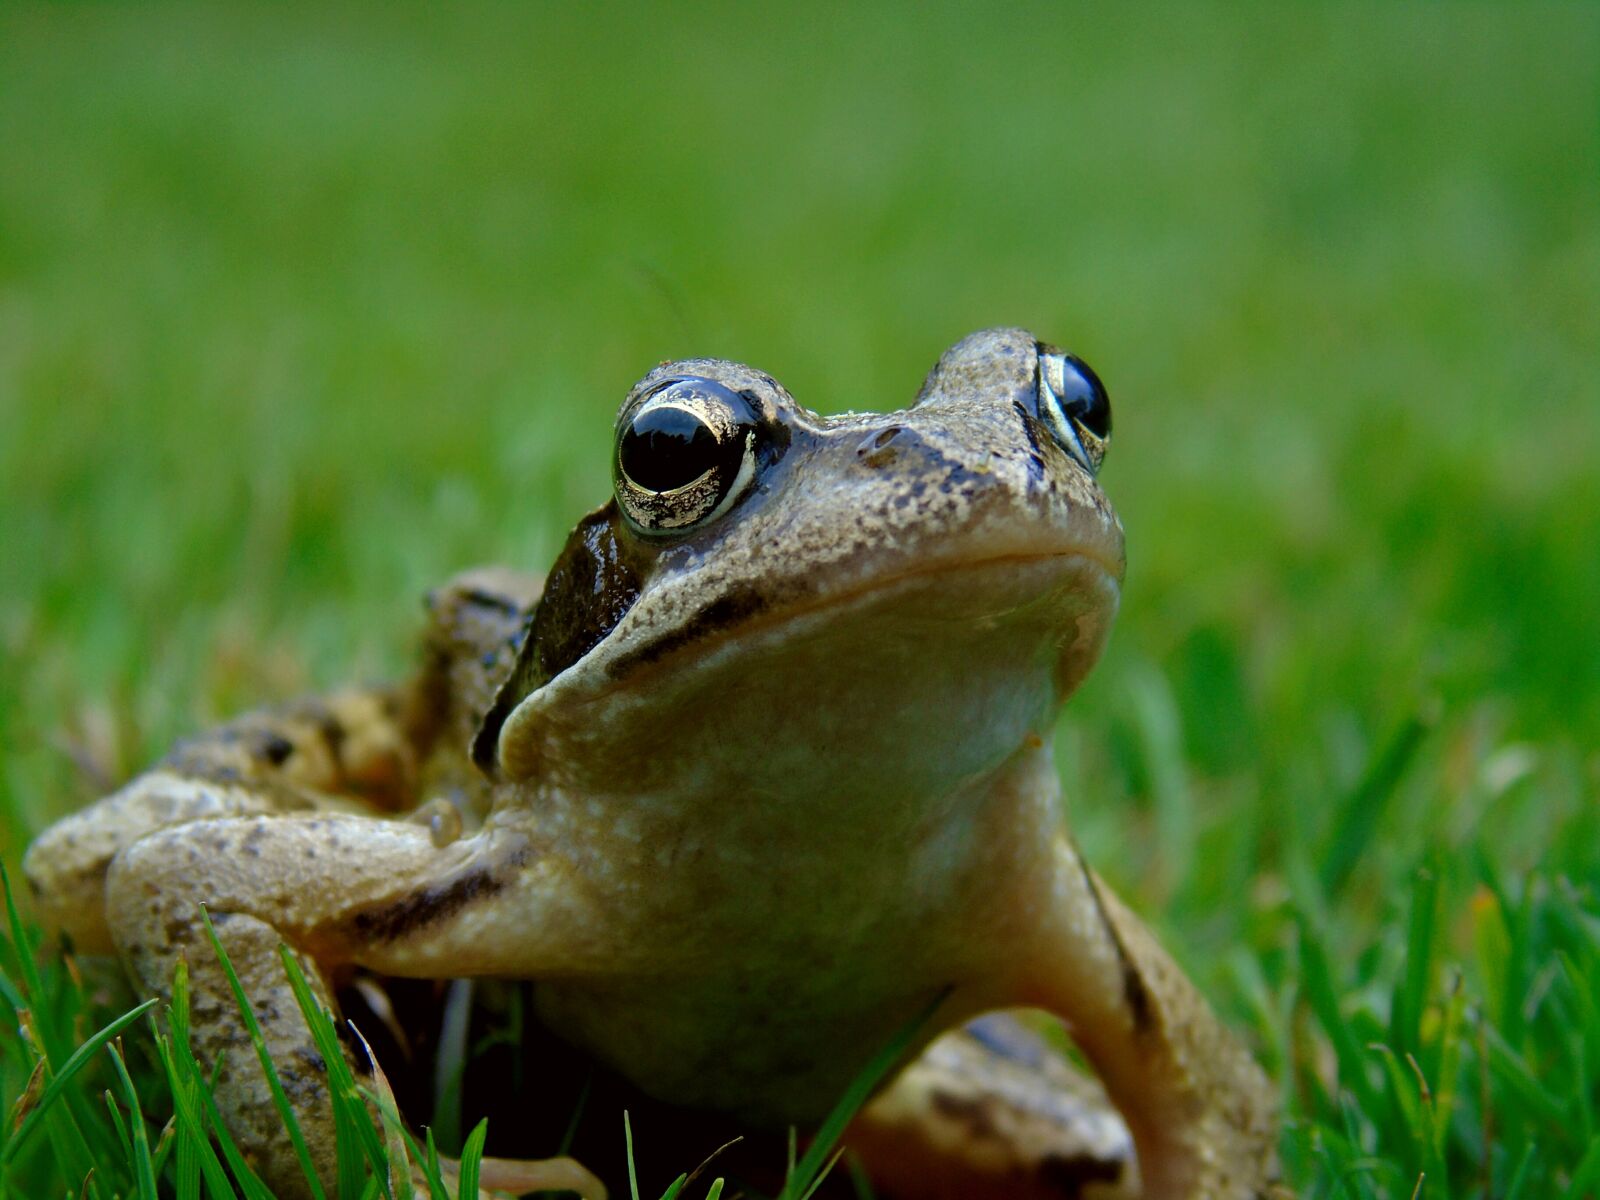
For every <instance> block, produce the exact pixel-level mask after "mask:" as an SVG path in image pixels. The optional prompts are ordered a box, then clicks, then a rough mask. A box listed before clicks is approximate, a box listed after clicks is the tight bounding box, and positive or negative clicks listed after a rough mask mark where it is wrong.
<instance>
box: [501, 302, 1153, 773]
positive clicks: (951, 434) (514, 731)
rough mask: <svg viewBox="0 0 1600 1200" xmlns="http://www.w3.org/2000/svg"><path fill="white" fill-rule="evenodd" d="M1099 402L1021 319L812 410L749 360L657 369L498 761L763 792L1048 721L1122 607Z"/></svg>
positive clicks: (548, 620)
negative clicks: (844, 410) (883, 408)
mask: <svg viewBox="0 0 1600 1200" xmlns="http://www.w3.org/2000/svg"><path fill="white" fill-rule="evenodd" d="M1110 424H1111V418H1110V407H1109V402H1108V401H1107V398H1106V393H1105V390H1104V388H1103V387H1102V386H1101V385H1100V382H1099V380H1098V379H1097V378H1096V377H1095V375H1094V374H1093V372H1092V371H1090V370H1089V368H1088V367H1087V366H1085V365H1084V364H1083V363H1082V362H1080V361H1078V360H1077V359H1075V358H1073V357H1071V356H1070V355H1066V354H1063V353H1062V352H1060V351H1058V350H1055V349H1053V348H1052V347H1049V346H1046V345H1042V344H1041V343H1039V342H1038V341H1037V340H1035V338H1034V337H1033V335H1032V334H1030V333H1027V332H1025V331H1023V330H1020V329H994V330H988V331H986V332H983V333H976V334H973V335H972V336H970V337H968V338H966V339H965V340H963V341H961V342H959V343H957V344H956V345H955V346H954V347H952V348H951V349H950V350H949V351H947V352H946V353H945V355H944V356H943V357H942V358H941V359H940V360H939V362H938V364H937V365H936V366H935V367H934V368H933V370H932V372H930V373H929V375H928V378H927V381H926V382H925V383H924V384H923V387H922V390H921V392H920V393H919V394H918V395H917V398H916V400H915V401H914V402H913V403H912V404H911V406H910V407H909V408H906V409H903V410H901V411H899V412H892V413H884V414H877V413H850V414H846V415H843V416H839V417H827V418H824V417H818V416H817V415H815V414H814V413H812V412H810V411H808V410H807V409H805V408H803V407H801V406H800V405H799V404H797V403H796V402H795V401H794V399H793V398H792V397H791V396H790V395H789V393H788V392H786V391H785V390H784V389H783V387H781V386H780V385H779V384H778V383H777V382H776V381H775V380H773V379H772V377H771V376H769V375H764V374H762V373H761V372H760V371H756V370H752V369H751V368H750V367H746V366H742V365H740V364H737V363H730V362H724V361H720V360H716V359H689V360H686V361H682V362H672V363H666V364H664V365H662V366H660V367H658V368H656V369H655V370H654V371H651V372H650V373H649V374H648V375H646V376H645V377H644V378H643V379H642V380H640V382H639V383H638V384H637V385H636V386H635V387H634V388H633V390H632V391H631V392H630V393H629V395H628V398H627V400H626V402H625V403H624V404H623V406H622V410H621V413H620V415H619V416H618V419H617V433H616V440H615V448H614V452H613V456H612V474H613V478H614V496H613V499H612V500H611V501H610V502H609V503H608V504H606V505H605V507H603V508H601V509H599V510H597V511H595V512H593V513H591V514H590V515H589V516H587V517H586V518H584V520H583V521H582V522H581V523H580V524H579V526H578V528H577V529H576V530H575V531H574V532H573V534H572V536H571V538H570V539H569V540H568V542H567V545H566V548H565V549H564V550H563V552H562V554H561V557H560V559H559V560H558V561H557V563H556V565H555V567H554V568H553V569H552V571H551V573H550V576H549V578H548V580H547V582H546V586H545V592H544V595H543V597H542V598H541V600H540V602H539V606H538V608H537V610H536V612H535V614H534V617H533V620H532V624H531V628H530V630H529V633H528V635H527V639H526V641H525V643H524V645H523V647H522V650H521V654H520V657H519V661H518V664H517V667H516V669H515V671H514V673H513V675H512V677H511V678H510V679H509V680H508V682H507V683H506V685H505V687H504V688H503V689H502V691H501V694H500V696H499V698H498V700H497V702H496V704H495V706H494V708H493V709H492V710H491V712H490V713H489V714H488V716H487V718H486V719H485V722H484V724H483V727H482V729H481V730H480V732H479V735H478V738H477V741H476V744H475V746H474V756H475V757H476V758H477V760H478V762H479V763H480V764H481V765H483V766H484V767H485V769H487V770H490V771H491V772H494V773H498V774H499V775H500V777H502V778H505V779H510V780H520V779H530V778H534V777H538V778H546V779H553V780H555V781H556V782H557V783H561V782H566V783H570V784H573V785H577V786H581V787H583V788H585V789H593V790H600V791H614V790H619V789H620V790H627V791H635V790H638V791H644V790H648V789H650V788H651V787H656V786H685V772H687V773H688V774H689V775H690V776H695V779H692V780H690V781H689V782H688V784H687V786H691V787H692V786H697V785H704V786H705V787H707V788H713V787H718V786H723V787H732V788H734V789H742V790H743V791H744V792H745V793H746V794H750V793H758V794H766V795H776V794H781V793H783V792H785V791H788V790H791V789H807V790H813V791H814V790H815V789H818V788H835V789H837V788H839V787H840V786H842V783H841V780H842V779H844V778H847V779H848V781H849V783H850V785H851V786H850V787H849V790H851V791H855V790H857V789H858V788H860V789H868V790H873V791H875V792H882V791H883V790H884V789H889V790H891V791H896V792H898V791H901V790H903V789H906V788H910V789H912V790H913V791H920V792H923V793H925V792H926V789H927V787H929V786H930V785H931V786H938V785H940V784H941V783H948V782H949V781H953V780H960V779H965V778H970V777H971V776H972V775H973V774H974V773H975V772H980V771H983V770H985V769H988V768H992V767H993V766H995V765H996V764H998V763H999V762H1001V761H1003V760H1004V759H1005V758H1006V757H1008V756H1009V755H1010V754H1011V753H1012V752H1014V751H1015V750H1016V749H1017V748H1018V747H1019V746H1020V745H1021V744H1022V743H1023V742H1024V741H1025V740H1027V739H1028V738H1029V737H1030V735H1034V734H1038V733H1042V732H1044V731H1045V730H1046V729H1047V728H1048V722H1049V720H1050V719H1051V717H1052V714H1053V712H1054V709H1055V706H1056V705H1057V703H1058V702H1059V701H1060V700H1061V698H1063V697H1064V696H1065V695H1066V694H1067V693H1068V692H1070V691H1071V690H1072V688H1073V687H1075V686H1076V685H1077V683H1078V681H1079V680H1080V679H1082V677H1083V676H1084V674H1085V673H1086V672H1087V671H1088V670H1089V668H1090V667H1091V666H1092V665H1093V663H1094V661H1095V659H1096V658H1097V657H1098V656H1099V653H1100V650H1101V647H1102V646H1103V644H1104V642H1105V638H1106V634H1107V630H1108V628H1109V625H1110V622H1111V618H1112V616H1113V614H1114V613H1115V610H1116V607H1117V599H1118V595H1119V587H1120V583H1121V578H1122V571H1123V552H1122V529H1121V526H1120V524H1119V523H1118V521H1117V517H1116V514H1115V513H1114V512H1113V511H1112V508H1111V506H1110V504H1109V503H1108V502H1107V500H1106V498H1105V496H1104V494H1103V493H1102V492H1101V491H1100V488H1099V486H1098V485H1097V484H1096V482H1095V472H1096V470H1097V469H1098V467H1099V465H1100V460H1101V457H1102V455H1103V453H1104V450H1105V446H1106V442H1107V439H1108V437H1109V433H1110ZM697 773H698V774H697ZM658 776H659V778H658ZM669 776H670V778H668V777H669Z"/></svg>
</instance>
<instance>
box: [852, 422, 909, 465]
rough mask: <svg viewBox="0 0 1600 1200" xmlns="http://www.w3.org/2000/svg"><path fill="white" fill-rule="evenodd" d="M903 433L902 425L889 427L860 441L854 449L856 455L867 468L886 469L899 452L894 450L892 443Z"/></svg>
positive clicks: (903, 427)
mask: <svg viewBox="0 0 1600 1200" xmlns="http://www.w3.org/2000/svg"><path fill="white" fill-rule="evenodd" d="M904 432H905V426H903V425H890V426H888V427H886V428H884V429H880V430H878V432H877V433H874V434H872V435H870V436H869V437H865V438H862V439H861V444H860V445H859V446H857V447H856V455H857V456H858V457H859V458H860V459H861V461H862V462H864V463H866V464H867V466H869V467H886V466H888V465H889V464H890V463H892V462H893V461H894V460H895V458H896V457H897V456H898V454H899V452H898V451H897V450H895V449H894V447H893V442H894V440H895V439H896V438H898V437H899V436H900V435H901V434H902V433H904Z"/></svg>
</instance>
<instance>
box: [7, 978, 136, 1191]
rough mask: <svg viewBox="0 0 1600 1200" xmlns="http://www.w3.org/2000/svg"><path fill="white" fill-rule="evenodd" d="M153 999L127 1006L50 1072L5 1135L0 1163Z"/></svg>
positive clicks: (17, 1146)
mask: <svg viewBox="0 0 1600 1200" xmlns="http://www.w3.org/2000/svg"><path fill="white" fill-rule="evenodd" d="M155 1003H156V1002H155V1000H153V999H151V1000H146V1001H145V1002H144V1003H143V1004H141V1005H139V1006H138V1007H137V1008H130V1009H129V1010H128V1011H127V1012H125V1013H123V1014H122V1015H121V1016H120V1017H118V1018H117V1019H116V1020H114V1021H112V1022H111V1023H110V1024H108V1025H106V1026H105V1027H104V1028H103V1029H101V1030H100V1031H99V1032H97V1033H95V1034H93V1035H92V1036H91V1037H90V1038H89V1039H88V1040H87V1041H85V1042H84V1043H83V1045H81V1046H79V1047H78V1048H77V1049H76V1050H74V1051H73V1052H72V1056H71V1057H70V1058H68V1059H67V1061H66V1062H65V1063H63V1064H62V1067H61V1070H60V1071H58V1072H57V1073H56V1074H55V1075H53V1076H52V1077H51V1079H50V1082H48V1083H47V1084H45V1086H44V1091H43V1092H42V1093H40V1095H39V1103H38V1104H37V1105H35V1106H34V1108H33V1111H32V1112H30V1113H28V1115H27V1116H26V1117H25V1118H23V1121H22V1124H21V1125H20V1126H18V1127H17V1128H16V1129H15V1130H13V1131H12V1133H11V1136H9V1137H8V1138H6V1141H5V1144H4V1145H3V1146H0V1164H5V1163H9V1162H10V1161H11V1160H12V1159H13V1158H15V1157H16V1155H17V1151H19V1150H20V1149H22V1147H23V1145H24V1144H25V1143H26V1142H27V1140H28V1137H29V1135H30V1134H32V1133H33V1131H34V1130H35V1129H37V1128H38V1127H39V1123H40V1122H41V1121H42V1120H43V1119H44V1115H45V1114H46V1113H48V1112H49V1111H50V1106H51V1105H52V1104H54V1103H55V1101H56V1100H57V1099H59V1098H60V1096H61V1094H62V1092H63V1091H64V1090H65V1089H66V1087H67V1084H69V1083H70V1082H71V1081H72V1078H73V1076H75V1075H76V1074H77V1073H78V1072H79V1071H81V1070H83V1068H84V1067H86V1066H87V1065H88V1064H89V1060H90V1059H91V1058H93V1057H94V1056H95V1054H96V1053H97V1052H98V1051H99V1049H100V1048H101V1047H102V1046H104V1045H105V1044H106V1043H107V1042H109V1041H110V1040H111V1039H112V1038H114V1037H116V1036H117V1034H119V1033H121V1032H122V1031H123V1030H124V1029H126V1028H127V1027H128V1026H129V1025H132V1024H133V1023H134V1022H135V1021H137V1020H138V1019H139V1018H140V1017H142V1016H143V1015H144V1014H145V1013H147V1012H149V1011H150V1009H151V1008H153V1007H154V1006H155Z"/></svg>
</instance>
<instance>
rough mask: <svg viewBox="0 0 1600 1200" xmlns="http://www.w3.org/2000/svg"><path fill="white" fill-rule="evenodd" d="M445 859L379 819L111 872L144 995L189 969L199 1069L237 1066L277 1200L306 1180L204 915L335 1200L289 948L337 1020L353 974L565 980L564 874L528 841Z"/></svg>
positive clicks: (144, 845) (112, 908) (148, 840)
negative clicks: (555, 976) (556, 974)
mask: <svg viewBox="0 0 1600 1200" xmlns="http://www.w3.org/2000/svg"><path fill="white" fill-rule="evenodd" d="M435 843H436V838H435V837H434V836H433V835H431V834H430V832H429V830H428V829H426V828H424V827H422V826H420V825H417V824H414V823H410V822H405V821H394V820H387V819H383V818H377V817H364V816H353V815H320V816H301V817H290V816H278V817H250V818H225V819H221V820H214V821H199V822H193V823H190V824H187V825H182V826H176V827H172V828H167V829H160V830H157V831H155V832H153V833H150V834H148V835H147V836H145V837H144V838H141V839H140V840H139V841H137V842H135V843H134V844H133V845H131V846H129V847H128V848H126V849H125V850H123V851H122V852H121V853H120V854H119V855H118V856H117V858H116V860H115V861H114V862H113V864H112V866H111V870H110V873H109V876H108V878H107V882H106V893H107V908H108V915H109V919H110V927H111V934H112V937H113V939H114V940H115V942H116V946H117V949H118V951H119V952H120V953H121V955H122V957H123V959H124V961H125V962H126V963H127V964H128V966H129V968H130V970H131V971H132V972H133V974H134V975H135V977H136V978H137V979H138V981H139V983H140V984H142V986H143V987H144V988H145V989H146V990H147V991H149V992H152V993H157V994H162V995H165V994H167V993H168V992H169V989H170V986H171V980H172V975H173V969H174V967H175V966H176V965H177V963H178V961H179V960H180V959H182V960H185V961H187V963H188V967H189V978H190V986H191V992H192V996H193V1000H192V1006H193V1018H192V1039H193V1042H194V1047H195V1050H196V1053H197V1056H198V1057H199V1058H200V1060H201V1062H202V1064H203V1065H205V1066H207V1067H208V1069H209V1066H210V1064H211V1063H213V1062H215V1061H216V1060H217V1059H218V1058H219V1057H221V1056H222V1055H224V1054H225V1055H226V1059H225V1066H224V1069H223V1073H222V1076H221V1078H220V1080H219V1083H218V1087H217V1101H218V1104H219V1106H220V1107H221V1109H222V1111H223V1113H224V1115H225V1118H226V1120H227V1121H228V1123H229V1126H230V1128H231V1129H232V1130H233V1132H234V1135H235V1137H236V1138H237V1140H238V1141H239V1143H240V1145H241V1148H243V1149H244V1150H245V1151H246V1152H247V1153H248V1154H250V1155H251V1156H252V1158H253V1159H254V1160H255V1162H256V1163H257V1164H258V1166H259V1169H260V1170H261V1172H262V1174H263V1176H264V1178H265V1179H266V1180H267V1182H268V1183H269V1184H270V1185H271V1186H272V1187H273V1188H274V1189H275V1191H276V1193H277V1194H279V1195H284V1196H296V1195H301V1194H303V1192H304V1189H305V1184H304V1180H303V1178H302V1176H301V1173H300V1169H299V1166H298V1165H297V1162H296V1160H295V1157H294V1155H293V1153H292V1152H291V1148H290V1143H289V1142H288V1140H287V1135H286V1134H285V1132H284V1129H283V1126H282V1123H281V1121H280V1119H279V1117H278V1115H277V1113H276V1111H275V1109H274V1106H273V1104H272V1097H271V1094H270V1092H269V1090H268V1087H267V1084H266V1081H265V1077H264V1075H263V1074H262V1070H261V1067H260V1065H259V1063H258V1061H257V1058H256V1055H255V1052H254V1050H253V1048H252V1047H251V1045H250V1042H249V1041H248V1038H247V1036H246V1034H245V1032H244V1029H243V1026H242V1023H241V1022H240V1020H239V1016H238V1012H237V1009H236V1007H235V1002H234V998H233V995H232V992H231V990H230V988H229V985H228V983H227V981H226V978H225V976H224V974H223V971H222V968H221V965H220V963H219V961H218V959H217V958H216V956H215V954H214V952H213V949H212V947H211V945H210V942H209V940H208V938H207V937H206V934H205V930H204V926H203V924H202V923H201V918H200V912H199V906H200V905H201V904H204V905H206V907H207V909H208V911H209V912H210V914H211V917H212V921H213V923H214V925H215V927H216V931H217V934H218V937H219V939H220V941H221V943H222V945H223V947H224V949H225V950H226V951H227V953H228V957H229V959H230V960H231V962H232V964H233V966H234V969H235V970H236V971H237V972H238V975H239V978H240V980H241V982H242V983H243V985H244V989H245V991H246V993H247V995H248V996H249V997H250V1000H251V1003H252V1006H253V1007H254V1009H255V1012H256V1016H257V1018H258V1020H259V1021H260V1023H261V1027H262V1031H263V1034H264V1036H265V1039H266V1044H267V1048H268V1050H269V1051H270V1052H271V1055H272V1059H273V1061H274V1063H275V1064H276V1066H277V1069H278V1071H279V1073H280V1075H281V1077H282V1080H283V1085H284V1089H285V1092H286V1093H287V1095H288V1098H289V1101H290V1103H291V1105H292V1106H293V1109H294V1113H295V1116H296V1118H297V1120H298V1121H299V1123H300V1127H301V1129H302V1130H303V1131H304V1133H305V1136H306V1140H307V1143H308V1145H309V1148H310V1150H311V1155H312V1159H313V1161H314V1163H315V1166H316V1170H317V1172H318V1174H319V1175H320V1176H321V1177H322V1179H323V1181H324V1182H325V1183H327V1184H330V1185H331V1184H332V1182H333V1180H334V1163H335V1145H334V1129H333V1123H332V1115H331V1109H330V1107H329V1103H328V1095H327V1079H326V1072H325V1069H324V1066H323V1063H322V1060H321V1058H320V1057H319V1056H318V1054H317V1051H316V1048H315V1046H314V1044H313V1042H312V1040H311V1036H310V1033H309V1031H308V1030H307V1028H306V1025H305V1022H304V1020H303V1018H302V1015H301V1013H300V1010H299V1008H298V1006H297V1004H296V1002H295V999H294V996H293V993H292V992H291V990H290V988H289V984H288V980H287V978H286V975H285V972H284V970H283V965H282V962H281V961H280V959H279V952H278V948H279V945H280V944H287V945H288V946H289V947H290V949H291V951H292V952H293V953H294V954H296V955H297V956H298V958H299V961H300V963H301V965H302V967H303V968H304V970H305V974H306V977H307V979H308V980H309V981H310V982H311V984H312V987H313V989H314V991H315V992H316V993H317V995H318V997H319V999H320V1000H321V1002H322V1003H323V1004H324V1005H327V1006H328V1007H329V1008H330V1009H331V1008H333V1003H332V986H331V981H332V979H333V978H334V977H335V976H336V974H337V973H338V972H339V971H341V969H344V968H347V967H350V966H366V967H370V968H372V969H374V970H376V971H380V972H384V973H387V974H394V975H410V976H422V977H432V976H435V975H438V976H452V975H471V974H500V973H507V974H523V973H533V972H535V971H538V970H546V969H551V968H553V967H557V966H559V965H561V964H562V962H563V959H562V955H561V949H562V947H561V945H560V944H559V939H560V932H559V931H560V930H562V929H567V928H570V923H569V922H567V921H566V920H564V919H563V916H562V914H561V913H560V912H558V911H555V907H556V901H555V900H554V898H555V897H556V896H558V895H560V894H561V892H560V891H559V890H558V888H557V886H556V885H557V882H558V880H557V875H558V868H556V867H554V866H551V865H550V864H548V863H545V862H542V861H540V860H538V859H537V857H536V856H535V854H534V849H533V847H532V845H531V844H530V841H529V838H528V837H527V836H526V835H523V834H521V833H518V832H511V831H507V830H505V829H486V830H484V831H483V832H481V833H478V834H476V835H474V836H472V837H469V838H463V839H460V840H457V841H455V842H451V843H448V844H446V845H442V846H441V845H437V844H435ZM547 896H548V897H551V898H552V899H551V902H550V903H545V902H543V901H542V899H541V897H547ZM354 1061H355V1060H354V1056H352V1062H353V1063H354Z"/></svg>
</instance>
